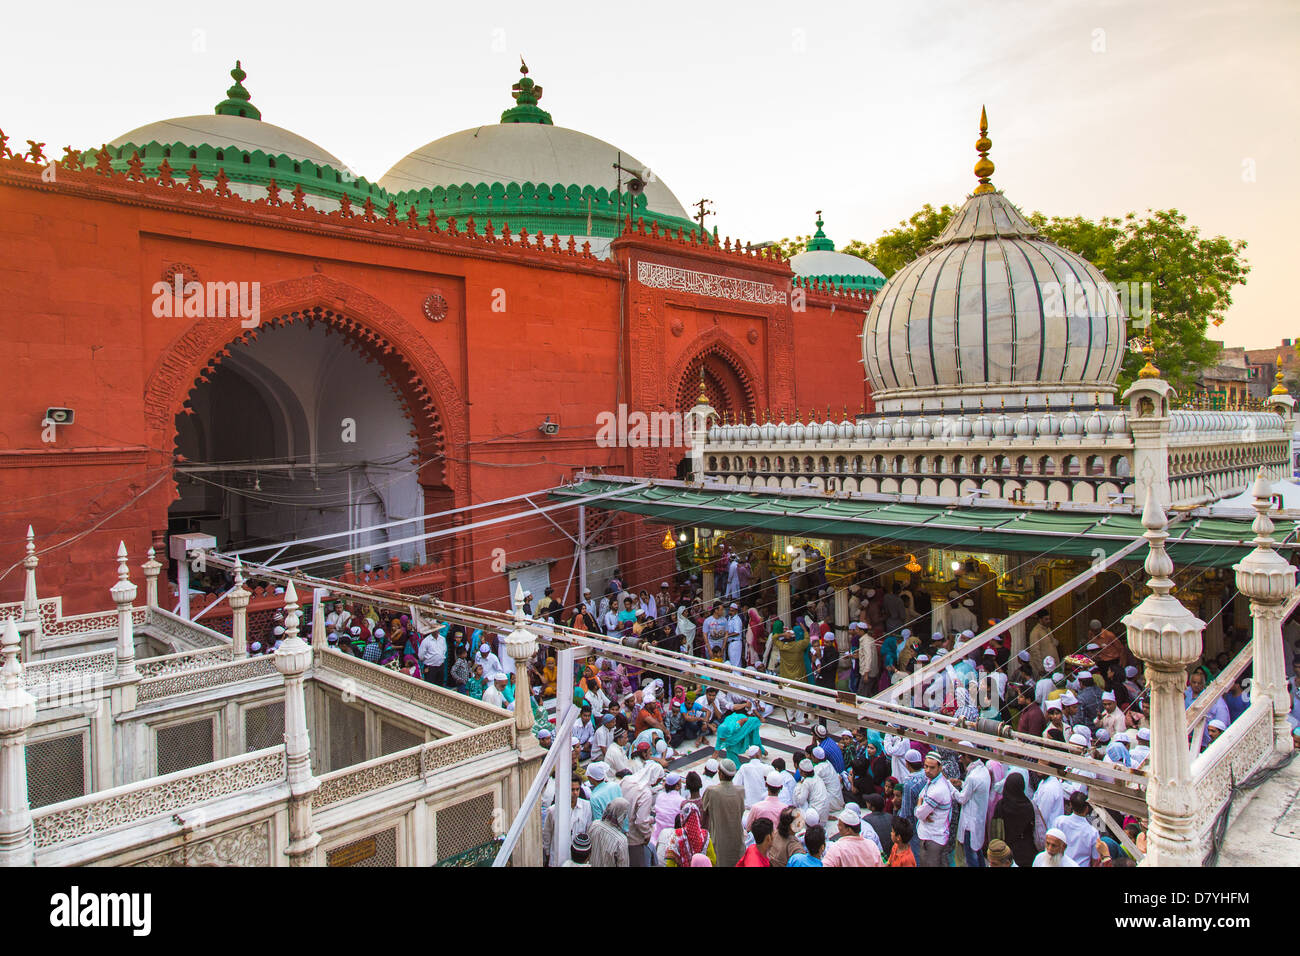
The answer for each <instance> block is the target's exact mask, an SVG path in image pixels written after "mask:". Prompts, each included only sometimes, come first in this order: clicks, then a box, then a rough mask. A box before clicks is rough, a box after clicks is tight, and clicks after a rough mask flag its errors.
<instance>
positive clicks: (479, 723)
mask: <svg viewBox="0 0 1300 956" xmlns="http://www.w3.org/2000/svg"><path fill="white" fill-rule="evenodd" d="M315 663H316V666H317V667H323V668H325V669H326V670H331V671H335V672H337V673H340V674H342V675H344V676H345V677H351V678H353V679H354V680H358V681H361V682H362V683H365V684H368V685H370V686H371V687H374V688H376V689H378V690H382V691H385V692H387V693H389V694H392V695H393V696H395V697H401V698H404V699H406V700H410V701H413V702H415V703H418V704H420V705H421V706H424V707H428V708H429V709H431V710H433V711H436V712H438V713H441V714H446V715H447V716H449V717H454V718H455V719H457V720H459V721H461V722H463V723H466V724H469V725H470V726H472V727H483V726H486V725H488V724H494V723H496V722H498V721H499V720H501V712H500V711H498V710H497V709H496V708H494V707H489V706H487V705H486V704H484V703H481V702H480V701H477V700H474V698H472V697H466V696H465V695H464V694H458V693H456V692H455V691H450V690H444V689H443V688H441V687H437V686H435V685H433V684H429V683H426V682H425V681H422V680H416V679H415V678H414V677H408V676H407V675H405V674H402V673H399V672H398V671H393V670H389V669H388V668H387V667H380V666H379V665H377V664H371V663H370V662H368V661H363V660H361V659H360V658H359V657H353V656H352V655H351V654H347V653H345V652H343V651H336V650H334V649H333V648H327V649H325V650H323V651H319V650H318V651H317V652H316V657H315Z"/></svg>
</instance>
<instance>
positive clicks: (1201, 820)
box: [1192, 700, 1273, 853]
mask: <svg viewBox="0 0 1300 956" xmlns="http://www.w3.org/2000/svg"><path fill="white" fill-rule="evenodd" d="M1272 748H1273V707H1272V705H1271V704H1270V703H1269V701H1268V700H1258V701H1252V702H1251V705H1250V706H1249V707H1248V708H1246V711H1245V713H1243V714H1242V715H1241V716H1240V717H1238V718H1237V719H1236V720H1234V721H1233V722H1232V723H1231V724H1229V725H1228V729H1227V730H1225V731H1224V732H1223V733H1221V734H1220V735H1219V737H1218V739H1217V740H1215V741H1214V742H1213V743H1212V744H1210V746H1208V747H1206V748H1205V750H1204V751H1202V752H1201V754H1200V755H1199V756H1197V758H1196V759H1195V760H1194V761H1192V786H1193V788H1194V790H1195V793H1196V832H1197V834H1198V835H1199V836H1200V839H1201V849H1202V852H1203V853H1206V852H1209V849H1210V835H1211V834H1210V831H1211V830H1212V829H1213V827H1214V821H1215V819H1216V818H1217V817H1218V815H1219V812H1220V811H1221V810H1222V809H1223V808H1224V807H1225V806H1226V805H1227V803H1228V801H1229V799H1231V797H1232V787H1233V786H1234V785H1235V784H1239V783H1241V781H1243V780H1245V779H1246V778H1247V777H1249V776H1250V775H1251V774H1252V773H1254V772H1255V771H1256V770H1258V769H1259V768H1260V767H1261V766H1262V765H1263V764H1264V762H1265V761H1266V760H1267V759H1268V757H1269V755H1270V754H1271V753H1272Z"/></svg>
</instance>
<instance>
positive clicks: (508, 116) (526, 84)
mask: <svg viewBox="0 0 1300 956" xmlns="http://www.w3.org/2000/svg"><path fill="white" fill-rule="evenodd" d="M519 72H520V73H522V74H523V78H522V79H521V80H520V81H519V82H518V83H516V84H515V85H514V86H512V87H510V95H511V96H513V97H514V98H515V105H514V106H512V107H510V109H508V110H506V111H505V112H504V113H502V114H501V122H503V123H540V124H541V125H543V126H554V125H555V124H554V123H552V122H551V114H550V113H548V112H546V110H544V109H542V108H541V107H540V106H538V105H537V101H538V100H540V99H541V98H542V88H541V87H540V86H538V85H537V84H536V83H534V82H533V81H532V80H530V79H529V78H528V64H527V63H525V62H524V58H523V57H522V56H521V57H520V58H519Z"/></svg>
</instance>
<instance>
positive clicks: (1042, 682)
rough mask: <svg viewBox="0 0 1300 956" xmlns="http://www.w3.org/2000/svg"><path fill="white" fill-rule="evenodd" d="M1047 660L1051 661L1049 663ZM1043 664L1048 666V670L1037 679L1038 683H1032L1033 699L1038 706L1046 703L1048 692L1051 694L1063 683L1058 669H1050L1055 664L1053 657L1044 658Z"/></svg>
mask: <svg viewBox="0 0 1300 956" xmlns="http://www.w3.org/2000/svg"><path fill="white" fill-rule="evenodd" d="M1049 661H1050V662H1051V663H1050V664H1049V663H1048V662H1049ZM1043 665H1044V666H1045V667H1048V668H1049V670H1048V671H1047V673H1046V674H1044V675H1043V677H1042V678H1040V679H1039V681H1038V683H1037V684H1035V685H1034V700H1036V701H1038V706H1039V707H1042V706H1043V704H1045V703H1047V697H1048V695H1049V694H1053V693H1054V692H1055V691H1056V689H1057V688H1059V687H1061V686H1062V685H1064V683H1065V678H1064V677H1063V676H1062V675H1061V673H1060V671H1054V670H1051V669H1050V668H1053V667H1055V666H1056V659H1055V658H1053V657H1048V658H1045V659H1044V660H1043ZM1057 696H1059V695H1057Z"/></svg>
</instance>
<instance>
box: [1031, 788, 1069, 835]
mask: <svg viewBox="0 0 1300 956" xmlns="http://www.w3.org/2000/svg"><path fill="white" fill-rule="evenodd" d="M1033 804H1034V810H1035V813H1034V842H1035V844H1036V845H1038V846H1040V847H1041V846H1042V845H1043V839H1044V837H1045V836H1046V834H1047V831H1048V829H1049V828H1050V827H1051V825H1052V824H1053V823H1054V822H1055V820H1056V818H1057V817H1059V816H1060V815H1061V814H1062V813H1064V812H1065V791H1064V790H1062V789H1061V781H1060V780H1058V779H1056V778H1055V777H1044V778H1043V780H1042V782H1041V783H1039V785H1038V789H1037V790H1035V791H1034V797H1033Z"/></svg>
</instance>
